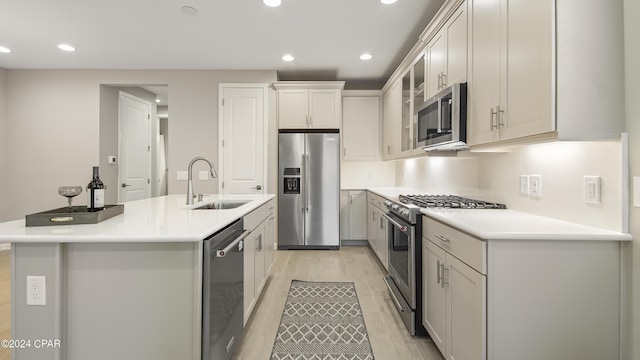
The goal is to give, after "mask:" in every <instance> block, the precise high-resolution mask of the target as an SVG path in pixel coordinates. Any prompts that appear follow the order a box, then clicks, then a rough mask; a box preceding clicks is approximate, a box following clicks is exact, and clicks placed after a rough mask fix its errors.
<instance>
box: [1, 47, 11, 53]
mask: <svg viewBox="0 0 640 360" xmlns="http://www.w3.org/2000/svg"><path fill="white" fill-rule="evenodd" d="M10 52H11V49H9V48H6V47H4V46H0V53H3V54H8V53H10Z"/></svg>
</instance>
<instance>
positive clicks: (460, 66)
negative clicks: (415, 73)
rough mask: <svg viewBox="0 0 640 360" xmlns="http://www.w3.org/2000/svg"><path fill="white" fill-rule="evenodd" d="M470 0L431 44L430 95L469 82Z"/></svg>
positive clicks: (428, 95) (453, 15)
mask: <svg viewBox="0 0 640 360" xmlns="http://www.w3.org/2000/svg"><path fill="white" fill-rule="evenodd" d="M467 13H468V12H467V2H466V1H465V2H463V3H462V4H461V5H460V6H459V7H458V9H457V10H456V11H455V12H454V13H453V14H452V15H451V17H450V18H449V19H448V20H447V21H446V22H445V24H444V25H443V26H442V28H441V29H440V30H439V31H438V32H437V33H436V34H435V35H434V36H433V37H432V38H431V40H429V42H428V43H427V48H426V53H427V98H430V97H432V96H434V95H435V94H437V93H438V92H439V91H440V90H442V89H444V88H446V87H447V86H449V85H451V84H454V83H457V82H465V81H467V48H468V44H467V32H468V28H467V22H468V21H467Z"/></svg>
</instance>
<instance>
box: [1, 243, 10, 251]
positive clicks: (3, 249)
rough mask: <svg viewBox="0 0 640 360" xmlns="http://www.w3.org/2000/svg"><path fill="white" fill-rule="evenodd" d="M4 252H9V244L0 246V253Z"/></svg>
mask: <svg viewBox="0 0 640 360" xmlns="http://www.w3.org/2000/svg"><path fill="white" fill-rule="evenodd" d="M5 250H11V244H10V243H4V244H0V251H5Z"/></svg>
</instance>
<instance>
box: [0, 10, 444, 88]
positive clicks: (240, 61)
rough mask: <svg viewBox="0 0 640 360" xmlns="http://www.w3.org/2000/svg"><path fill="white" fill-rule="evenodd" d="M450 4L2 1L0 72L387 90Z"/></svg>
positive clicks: (0, 15)
mask: <svg viewBox="0 0 640 360" xmlns="http://www.w3.org/2000/svg"><path fill="white" fill-rule="evenodd" d="M443 2H444V0H398V2H396V3H395V4H392V5H384V4H381V2H380V1H379V0H282V5H281V6H280V7H277V8H271V7H267V6H265V5H263V4H262V1H261V0H135V1H131V0H126V1H125V0H107V1H105V0H56V1H51V0H22V1H17V0H0V46H4V47H7V48H9V49H11V51H12V52H11V53H9V54H3V53H0V67H1V68H5V69H238V70H277V71H278V76H279V78H280V79H281V80H346V81H349V82H354V83H360V84H381V83H384V81H385V80H386V79H387V78H388V77H389V76H390V75H391V73H392V72H393V71H394V70H395V68H396V67H397V66H398V65H399V63H400V62H401V61H402V59H403V58H404V56H405V55H406V54H407V53H408V52H409V50H410V49H411V47H412V46H413V45H414V44H415V43H416V41H417V40H418V36H419V35H420V33H421V32H422V31H423V30H424V28H425V27H426V26H427V24H428V23H429V20H430V19H431V18H432V17H433V15H434V14H435V13H436V12H437V10H438V9H439V8H440V6H441V5H442V3H443ZM183 6H189V7H193V8H195V9H197V14H196V15H187V14H185V13H184V12H183V11H182V10H181V8H182V7H183ZM60 43H68V44H71V45H73V46H74V47H75V48H76V51H75V52H73V53H67V52H63V51H61V50H59V49H58V48H57V45H58V44H60ZM364 52H368V53H371V55H372V56H373V59H371V60H369V61H362V60H360V59H359V56H360V55H361V54H362V53H364ZM285 54H291V55H293V56H294V57H295V60H294V61H293V62H285V61H283V60H282V56H283V55H285ZM378 88H379V87H378Z"/></svg>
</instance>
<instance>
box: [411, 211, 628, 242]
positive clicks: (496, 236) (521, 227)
mask: <svg viewBox="0 0 640 360" xmlns="http://www.w3.org/2000/svg"><path fill="white" fill-rule="evenodd" d="M421 212H422V213H423V214H424V215H426V216H428V217H430V218H432V219H434V220H437V221H440V222H442V223H444V224H446V225H449V226H451V227H454V228H456V229H458V230H460V231H463V232H465V233H467V234H469V235H472V236H475V237H477V238H480V239H483V240H611V241H630V240H632V237H631V235H630V234H625V233H621V232H615V231H610V230H605V229H600V228H596V227H592V226H585V225H580V224H576V223H571V222H567V221H562V220H556V219H552V218H548V217H544V216H538V215H533V214H528V213H524V212H519V211H513V210H497V209H453V210H452V209H422V210H421Z"/></svg>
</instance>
